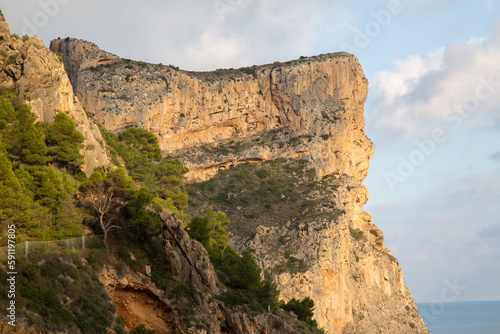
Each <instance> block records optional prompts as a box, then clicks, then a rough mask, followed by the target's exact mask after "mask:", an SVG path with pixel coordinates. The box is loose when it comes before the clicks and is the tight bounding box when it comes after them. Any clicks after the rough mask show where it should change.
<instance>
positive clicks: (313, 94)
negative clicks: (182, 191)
mask: <svg viewBox="0 0 500 334" xmlns="http://www.w3.org/2000/svg"><path fill="white" fill-rule="evenodd" d="M51 50H52V51H54V52H60V53H61V54H62V57H63V60H64V63H65V66H66V69H67V71H68V73H69V75H70V79H71V82H72V83H73V86H74V87H75V93H76V95H77V96H78V98H79V99H80V100H81V101H82V104H83V105H84V106H85V107H86V109H87V111H88V112H89V113H90V114H91V115H92V116H93V117H95V118H96V119H97V120H98V121H99V122H101V123H102V124H103V125H104V126H105V127H106V128H107V129H109V130H112V131H119V130H122V129H124V128H126V127H130V126H135V127H142V128H145V129H147V130H148V131H150V132H152V133H154V134H155V135H157V136H158V138H159V144H160V148H161V149H162V150H163V152H164V153H165V154H169V155H174V156H182V157H183V161H184V163H185V164H186V166H187V167H188V168H189V169H190V172H189V173H188V175H187V177H188V179H189V180H190V181H200V180H204V179H207V178H210V177H211V176H212V175H214V174H215V173H216V172H217V171H218V170H219V169H220V168H224V167H225V166H226V165H228V164H229V165H230V164H238V163H241V162H242V161H252V160H255V161H261V160H267V159H274V158H278V157H297V158H304V159H308V160H311V161H312V162H313V164H314V166H315V167H316V169H317V172H318V175H320V176H323V175H327V174H332V173H337V174H347V175H351V176H354V177H357V178H359V179H363V178H365V177H366V175H367V170H368V166H369V159H370V157H371V155H372V153H373V145H372V143H371V142H370V141H369V140H368V138H367V137H366V136H365V134H364V131H363V129H364V117H363V104H364V102H365V100H366V95H367V92H368V88H367V87H368V84H367V80H366V78H365V76H364V74H363V71H362V69H361V66H360V65H359V62H358V60H357V59H356V58H355V57H354V56H352V55H350V54H347V53H336V54H327V55H322V56H318V57H309V58H304V59H301V60H297V61H293V62H288V63H275V64H271V65H265V66H258V67H257V66H256V67H251V68H246V69H239V70H219V71H216V72H209V73H193V72H186V71H180V70H177V69H175V68H173V67H170V66H161V65H152V64H146V63H139V62H133V61H129V60H126V59H120V58H117V57H116V56H114V55H111V54H109V53H106V52H103V51H101V50H99V49H98V48H97V47H96V46H95V45H94V44H92V43H88V42H85V41H81V40H75V39H69V38H67V39H58V40H54V41H52V42H51ZM283 128H286V129H288V131H287V135H286V138H287V140H286V141H285V142H284V143H282V144H281V145H279V146H278V144H277V143H265V142H261V143H260V144H259V145H257V146H258V148H256V147H255V145H253V146H252V147H249V148H248V149H242V150H240V151H238V152H237V154H236V155H235V154H227V152H224V150H222V151H221V152H218V153H217V154H216V155H209V154H206V150H205V151H201V152H198V149H199V148H200V147H203V146H204V145H207V147H212V148H213V147H221V146H222V145H223V144H228V145H231V144H233V145H234V144H239V147H241V148H245V147H246V146H251V145H247V144H248V142H251V141H252V139H254V140H255V139H257V138H259V137H261V136H262V134H263V133H267V132H269V131H271V130H273V129H274V130H277V129H283ZM190 149H191V150H190Z"/></svg>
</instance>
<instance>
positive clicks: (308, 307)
mask: <svg viewBox="0 0 500 334" xmlns="http://www.w3.org/2000/svg"><path fill="white" fill-rule="evenodd" d="M281 308H282V309H284V310H285V311H289V312H293V313H294V314H295V315H296V316H297V317H298V319H299V320H302V321H305V322H306V323H307V324H308V325H309V326H311V327H318V324H317V323H316V320H313V319H312V317H313V316H314V300H312V299H311V298H309V297H305V298H304V299H302V300H301V301H299V300H298V299H295V298H292V299H291V300H290V301H289V302H288V303H286V304H285V303H282V304H281Z"/></svg>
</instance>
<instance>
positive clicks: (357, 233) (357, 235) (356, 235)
mask: <svg viewBox="0 0 500 334" xmlns="http://www.w3.org/2000/svg"><path fill="white" fill-rule="evenodd" d="M349 232H350V233H351V236H352V237H353V238H354V239H356V240H361V239H363V231H361V230H360V229H359V228H357V229H353V228H351V227H349Z"/></svg>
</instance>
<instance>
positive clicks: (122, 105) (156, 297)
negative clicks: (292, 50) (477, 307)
mask: <svg viewBox="0 0 500 334" xmlns="http://www.w3.org/2000/svg"><path fill="white" fill-rule="evenodd" d="M0 67H1V68H2V71H1V72H0V171H1V173H0V174H1V175H0V190H1V193H2V197H1V198H0V223H1V224H0V229H1V230H2V238H1V239H0V242H1V246H5V245H7V243H8V241H7V239H8V236H7V231H8V229H10V228H11V227H9V226H12V225H14V226H15V230H16V232H15V233H16V235H15V240H16V242H17V243H18V246H21V247H18V248H17V252H16V254H15V259H16V264H15V266H16V268H15V269H16V272H17V274H16V284H17V285H16V289H17V290H16V306H17V309H16V316H17V332H26V333H31V332H33V333H61V332H69V333H89V334H90V333H120V334H123V333H127V332H130V333H133V334H138V333H153V332H156V333H157V334H160V333H276V334H281V333H283V334H284V333H320V332H322V331H324V332H326V333H428V331H427V328H426V327H425V325H424V323H423V321H422V319H421V317H420V316H419V314H418V311H417V308H416V305H415V302H414V300H413V297H412V296H411V293H410V292H409V291H408V289H407V288H406V286H405V284H404V280H403V273H402V271H401V268H400V267H399V264H398V262H397V260H396V259H395V258H394V257H393V256H392V254H391V253H390V251H389V250H388V249H386V248H385V245H384V237H383V233H382V231H380V230H379V229H378V228H377V227H376V226H375V225H374V224H373V223H372V222H371V217H370V215H369V214H368V213H366V212H363V205H364V203H366V201H367V200H368V190H367V189H366V187H365V186H364V185H363V184H362V182H363V180H364V178H365V177H366V176H367V173H368V168H369V162H370V158H371V156H372V154H373V150H374V146H373V144H372V143H371V141H370V140H369V139H368V138H367V137H366V135H365V133H364V117H363V105H364V102H365V100H366V96H367V92H368V82H367V80H366V78H365V76H364V74H363V70H362V68H361V65H360V64H359V62H358V60H357V59H356V58H355V57H354V56H352V55H350V54H347V53H334V54H325V55H320V56H316V57H304V58H301V59H299V60H295V61H290V62H286V63H273V64H269V65H262V66H253V67H249V68H242V69H225V70H217V71H214V72H202V73H196V72H188V71H183V70H179V69H178V68H176V67H173V66H163V65H153V64H147V63H143V62H135V61H131V60H127V59H122V58H120V57H118V56H116V55H112V54H110V53H107V52H105V51H102V50H100V49H99V48H98V47H97V46H96V45H95V44H92V43H90V42H86V41H81V40H76V39H70V38H67V39H58V40H54V41H52V42H51V50H48V49H47V48H45V47H44V44H43V42H42V41H41V40H40V39H38V38H36V37H28V36H25V37H22V38H20V37H18V36H16V35H11V34H10V31H9V27H8V24H7V22H5V20H4V18H3V16H2V15H0ZM9 233H10V232H9ZM82 235H85V236H86V238H82ZM96 235H99V236H96ZM69 238H72V239H69ZM57 240H60V241H57ZM75 240H76V241H75ZM85 240H88V241H87V242H86V241H85ZM25 241H29V245H31V246H30V247H32V248H30V249H31V250H30V252H29V255H28V253H27V252H26V250H25V248H24V247H25V246H26V245H27V244H26V243H25ZM37 245H41V246H39V247H38V248H37ZM50 245H57V247H56V248H53V249H51V247H49V246H50ZM26 247H27V246H26ZM33 247H34V248H33ZM83 248H85V249H83ZM26 249H27V248H26ZM6 254H7V253H6ZM1 259H2V262H1V265H0V277H2V279H3V280H6V279H7V278H8V277H9V276H8V274H7V272H8V271H9V270H8V269H7V268H8V262H7V260H6V257H5V259H4V257H1ZM9 295H10V294H9V290H8V288H7V287H3V286H2V287H0V305H1V306H2V309H3V310H6V309H7V305H8V303H9V299H10V298H11V297H9ZM0 314H1V315H2V317H0V331H1V332H2V333H10V332H13V328H12V327H9V325H8V324H7V321H8V319H9V318H5V316H7V314H6V313H4V311H1V312H0ZM318 328H319V329H318Z"/></svg>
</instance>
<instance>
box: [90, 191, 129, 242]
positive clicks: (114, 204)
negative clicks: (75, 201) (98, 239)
mask: <svg viewBox="0 0 500 334" xmlns="http://www.w3.org/2000/svg"><path fill="white" fill-rule="evenodd" d="M82 202H83V204H84V205H85V206H87V207H88V208H90V209H91V210H92V211H94V212H95V213H96V214H97V217H96V221H97V223H98V224H99V226H100V228H101V229H102V231H103V243H104V246H106V248H109V247H108V233H109V232H111V231H112V230H114V229H117V228H121V227H120V226H119V225H118V224H119V217H120V210H121V209H122V208H123V206H124V205H125V202H124V201H123V200H122V199H121V198H120V197H119V196H118V193H117V191H116V190H115V188H114V187H113V186H106V185H105V184H104V182H102V181H100V182H96V183H95V184H94V185H92V186H88V187H86V189H85V191H84V192H83V194H82Z"/></svg>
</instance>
